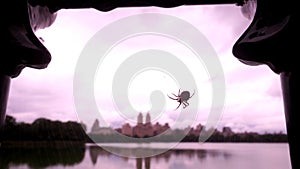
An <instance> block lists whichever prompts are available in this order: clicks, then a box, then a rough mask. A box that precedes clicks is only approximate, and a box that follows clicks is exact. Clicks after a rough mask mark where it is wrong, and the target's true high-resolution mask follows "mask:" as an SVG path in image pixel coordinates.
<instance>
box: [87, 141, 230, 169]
mask: <svg viewBox="0 0 300 169" xmlns="http://www.w3.org/2000/svg"><path fill="white" fill-rule="evenodd" d="M117 149H120V150H119V151H129V152H131V154H134V152H135V151H136V150H135V149H134V148H117ZM147 151H153V154H155V152H156V151H157V152H161V151H160V150H159V149H157V150H156V149H148V150H147ZM89 154H90V159H91V161H92V163H93V165H97V159H98V157H100V156H102V157H103V156H107V157H110V156H111V157H112V156H116V155H114V154H112V153H110V152H108V151H106V150H105V149H103V148H101V147H99V146H90V147H89ZM183 156H185V157H187V158H188V159H193V158H196V159H198V160H199V161H202V160H204V159H206V158H208V157H210V158H219V157H222V158H224V159H227V158H230V156H231V155H230V153H228V152H226V151H218V150H192V149H191V150H186V149H184V150H182V149H174V150H169V151H166V152H165V153H162V154H158V155H156V156H153V157H146V158H136V159H135V160H136V162H135V165H136V169H151V160H152V161H153V160H154V161H155V162H158V161H159V160H164V161H165V162H167V163H168V162H169V161H170V159H171V157H177V158H182V157H183ZM120 158H121V159H123V160H124V161H128V159H129V158H127V157H120ZM143 166H144V168H143Z"/></svg>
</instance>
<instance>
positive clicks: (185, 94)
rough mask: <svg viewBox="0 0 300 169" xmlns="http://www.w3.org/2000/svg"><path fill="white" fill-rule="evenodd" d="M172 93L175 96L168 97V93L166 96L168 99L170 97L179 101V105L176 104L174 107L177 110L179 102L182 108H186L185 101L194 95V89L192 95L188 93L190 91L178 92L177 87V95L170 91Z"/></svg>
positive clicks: (186, 103)
mask: <svg viewBox="0 0 300 169" xmlns="http://www.w3.org/2000/svg"><path fill="white" fill-rule="evenodd" d="M172 94H173V95H174V96H175V97H176V98H173V97H170V96H169V95H168V97H169V98H170V99H172V100H177V102H179V105H178V106H177V108H176V109H175V110H177V109H178V108H179V106H180V105H181V104H183V108H186V107H187V106H188V105H189V103H188V102H187V101H188V100H189V99H190V98H192V97H193V96H194V94H195V91H194V93H193V94H192V95H190V92H189V91H183V92H181V93H180V89H179V91H178V95H176V94H174V93H172Z"/></svg>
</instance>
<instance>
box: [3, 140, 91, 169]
mask: <svg viewBox="0 0 300 169" xmlns="http://www.w3.org/2000/svg"><path fill="white" fill-rule="evenodd" d="M85 151H86V148H85V146H84V145H77V144H76V145H74V144H63V145H59V146H57V145H56V146H52V145H48V144H47V145H44V146H38V147H33V146H23V145H22V146H18V147H3V146H2V147H1V148H0V168H1V169H8V168H10V166H20V165H27V166H28V168H46V167H48V166H55V165H63V166H74V165H76V164H79V163H80V162H81V161H82V160H83V159H84V154H85Z"/></svg>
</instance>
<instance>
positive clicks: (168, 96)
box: [167, 95, 177, 100]
mask: <svg viewBox="0 0 300 169" xmlns="http://www.w3.org/2000/svg"><path fill="white" fill-rule="evenodd" d="M167 96H168V97H169V98H170V99H172V100H177V99H175V98H173V97H171V96H169V95H167Z"/></svg>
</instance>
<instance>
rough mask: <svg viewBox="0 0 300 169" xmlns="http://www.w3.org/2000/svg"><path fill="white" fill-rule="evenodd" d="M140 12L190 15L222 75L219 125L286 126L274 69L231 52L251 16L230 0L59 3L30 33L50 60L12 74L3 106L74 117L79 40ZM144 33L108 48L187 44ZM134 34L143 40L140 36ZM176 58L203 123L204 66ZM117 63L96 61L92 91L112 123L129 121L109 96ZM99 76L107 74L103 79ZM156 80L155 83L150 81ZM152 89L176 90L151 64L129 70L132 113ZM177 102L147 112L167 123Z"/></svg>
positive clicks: (22, 112) (24, 117) (27, 113)
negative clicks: (192, 82) (224, 0)
mask: <svg viewBox="0 0 300 169" xmlns="http://www.w3.org/2000/svg"><path fill="white" fill-rule="evenodd" d="M146 12H154V13H163V14H169V15H172V16H176V17H178V18H181V19H184V20H185V21H187V22H190V23H191V24H193V25H194V26H196V27H197V28H198V29H199V30H200V31H201V32H202V33H203V34H204V35H205V36H206V37H207V38H208V40H209V41H210V42H211V44H212V45H213V47H214V48H215V50H216V52H217V54H218V56H219V59H220V62H221V64H222V66H223V70H224V74H225V81H226V105H225V107H224V111H223V113H222V117H221V120H220V122H219V123H218V126H219V127H222V126H228V127H231V128H232V130H233V131H235V132H239V131H253V132H260V133H261V132H262V133H263V132H273V131H274V132H278V131H282V132H286V127H285V117H284V110H283V100H282V93H281V86H280V79H279V76H278V75H277V74H275V73H273V72H272V71H271V70H270V69H269V68H268V67H267V66H265V65H261V66H248V65H244V64H243V63H241V62H239V61H238V60H237V59H236V58H235V57H234V56H233V55H232V53H231V49H232V46H233V44H234V43H235V41H236V40H237V39H238V38H239V36H240V35H241V34H242V33H243V31H244V30H245V29H246V28H247V27H248V25H249V24H250V23H251V21H250V20H248V19H247V18H245V17H244V16H243V15H242V13H241V10H240V7H237V6H234V5H217V6H212V5H211V6H185V7H183V6H182V7H176V8H170V9H163V8H156V7H148V8H122V9H115V10H113V11H110V12H107V13H105V12H99V11H96V10H93V9H80V10H61V11H59V13H58V16H57V19H56V21H55V22H54V24H53V25H52V26H51V27H49V28H46V29H43V30H39V31H38V32H36V34H37V36H39V37H42V38H43V39H44V41H45V42H44V45H45V46H46V47H47V48H48V50H49V51H50V53H51V55H52V61H51V63H50V64H49V67H48V68H46V69H43V70H36V69H30V68H25V69H24V70H23V72H22V73H21V75H20V76H19V77H17V78H15V79H13V80H12V84H11V89H10V97H9V101H8V108H7V114H8V115H12V116H14V117H15V118H16V119H17V120H18V121H24V122H33V121H34V120H35V119H37V118H42V117H44V118H49V119H52V120H61V121H68V120H74V121H78V120H79V119H78V117H77V114H76V110H75V108H74V102H73V76H74V70H75V66H76V62H77V59H78V57H79V55H80V53H81V51H82V49H83V47H84V45H85V44H86V43H87V41H88V40H89V39H90V38H91V37H92V36H93V35H94V34H95V33H96V32H97V31H98V30H99V29H101V28H102V27H103V26H105V25H107V24H109V23H111V22H113V21H115V20H117V19H120V18H122V17H125V16H130V15H134V14H141V13H146ZM144 22H146V21H141V25H143V23H144ZM143 38H144V39H142V38H140V39H139V38H137V39H132V40H129V41H127V42H126V43H124V44H122V45H120V46H118V48H117V49H116V50H115V51H113V52H112V55H121V54H122V56H123V55H124V56H126V55H128V54H130V53H131V52H133V51H137V50H141V49H144V48H145V46H146V47H149V46H150V47H157V46H161V47H162V48H163V47H166V48H165V49H167V50H174V52H176V53H178V54H179V55H182V54H185V53H184V52H185V50H186V49H181V48H180V47H177V46H176V44H174V42H170V41H168V40H167V39H160V40H159V41H157V39H155V38H156V37H150V36H147V37H143ZM136 41H138V42H136ZM141 41H142V42H143V43H140V42H141ZM153 42H155V43H153ZM165 43H169V45H170V44H172V47H174V48H176V50H175V49H172V48H168V45H164V44H165ZM155 45H157V46H155ZM181 59H183V60H184V62H185V63H186V64H187V65H188V66H189V67H191V70H192V71H193V72H194V73H195V78H196V80H197V83H199V86H198V88H199V91H198V92H199V97H201V98H202V100H201V99H200V104H201V105H202V107H201V108H200V110H198V111H199V116H198V119H197V120H196V123H201V124H204V125H205V120H206V116H207V110H208V109H209V106H210V101H209V100H210V99H209V98H210V97H211V91H210V79H209V78H208V76H207V75H206V74H205V73H203V72H197V70H198V69H197V65H196V64H194V63H193V61H192V60H190V59H189V57H181ZM117 66H118V62H117V61H116V62H113V63H111V64H110V65H106V67H103V69H107V70H106V71H107V72H108V73H105V74H99V75H98V76H97V77H95V98H96V100H97V104H98V107H99V112H101V113H102V115H103V116H104V117H105V120H106V121H107V122H108V123H110V124H111V125H112V126H117V125H120V124H123V123H124V122H126V121H128V119H124V118H123V117H121V116H120V114H118V112H117V111H116V110H115V108H114V106H113V104H112V103H111V100H110V94H111V93H109V92H108V91H107V88H109V87H110V82H109V81H110V78H111V76H112V75H113V68H114V67H117ZM200 69H201V68H200ZM99 77H101V78H102V79H103V78H104V79H107V81H105V82H103V81H101V80H99ZM157 81H159V82H161V83H160V84H157V83H154V82H157ZM152 82H153V83H152ZM153 89H160V90H162V91H164V92H165V93H166V94H167V93H172V92H173V93H176V92H177V91H178V86H177V85H176V84H174V83H173V82H172V79H171V78H170V77H168V76H167V75H166V74H162V73H161V72H155V71H152V72H151V71H150V72H145V74H140V75H139V76H136V79H135V81H133V82H132V84H131V86H130V88H129V97H130V100H131V102H132V105H133V106H134V107H135V108H136V110H137V112H133V113H134V114H133V115H132V116H134V117H135V116H136V114H137V113H138V112H144V113H147V112H148V111H149V99H148V97H149V94H150V93H151V91H152V90H153ZM205 98H208V99H205ZM177 105H178V104H177V102H176V101H173V100H170V99H168V98H166V110H165V111H164V113H159V112H150V113H152V114H153V117H154V118H153V121H159V122H160V123H169V124H170V125H171V126H172V124H173V123H174V119H176V116H177V114H176V112H175V113H174V111H173V109H174V108H176V107H177ZM87 113H92V112H88V106H87ZM94 113H97V112H94ZM91 119H95V118H93V116H91V117H90V118H89V119H86V121H83V122H84V123H85V124H87V126H88V128H89V129H90V127H91V126H92V124H93V122H94V121H93V120H91ZM188 120H189V119H188V117H187V121H188Z"/></svg>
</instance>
